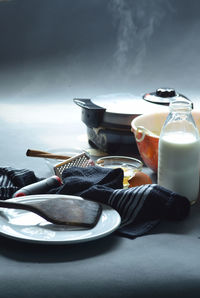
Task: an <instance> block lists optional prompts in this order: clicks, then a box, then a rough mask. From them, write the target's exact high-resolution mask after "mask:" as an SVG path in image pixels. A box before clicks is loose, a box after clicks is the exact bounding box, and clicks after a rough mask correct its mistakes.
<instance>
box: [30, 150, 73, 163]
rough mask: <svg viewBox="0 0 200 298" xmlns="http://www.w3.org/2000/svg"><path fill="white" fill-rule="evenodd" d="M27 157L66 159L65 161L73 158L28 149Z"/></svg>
mask: <svg viewBox="0 0 200 298" xmlns="http://www.w3.org/2000/svg"><path fill="white" fill-rule="evenodd" d="M26 156H31V157H43V158H52V159H64V160H65V159H69V158H71V156H67V155H60V154H54V153H49V152H45V151H40V150H33V149H28V150H27V151H26Z"/></svg>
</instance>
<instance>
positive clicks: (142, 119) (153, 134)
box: [131, 110, 200, 173]
mask: <svg viewBox="0 0 200 298" xmlns="http://www.w3.org/2000/svg"><path fill="white" fill-rule="evenodd" d="M167 115H168V112H167V111H166V112H160V113H158V112H156V113H149V114H143V115H141V116H138V117H136V118H134V119H133V121H132V122H131V131H132V132H133V133H134V136H135V139H136V143H137V147H138V150H139V153H140V156H141V158H142V160H143V161H144V163H145V164H146V166H147V167H149V168H150V169H152V170H153V171H154V172H155V173H156V172H157V169H158V143H159V137H160V132H161V129H162V127H163V124H164V122H165V120H166V118H167ZM192 115H193V118H194V120H195V122H196V125H197V128H198V130H199V131H200V111H197V110H196V111H195V110H193V111H192Z"/></svg>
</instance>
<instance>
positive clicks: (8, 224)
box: [0, 195, 121, 244]
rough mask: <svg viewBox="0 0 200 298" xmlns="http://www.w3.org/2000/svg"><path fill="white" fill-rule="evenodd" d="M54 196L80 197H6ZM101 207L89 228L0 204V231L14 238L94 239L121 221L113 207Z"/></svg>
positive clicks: (45, 241) (44, 241) (49, 241)
mask: <svg viewBox="0 0 200 298" xmlns="http://www.w3.org/2000/svg"><path fill="white" fill-rule="evenodd" d="M58 196H59V197H63V198H66V199H67V198H76V199H81V198H80V197H75V196H66V195H34V196H26V197H21V198H13V199H9V200H8V201H10V202H23V203H26V202H30V201H33V200H36V201H43V200H50V199H53V198H56V197H58ZM102 207H103V208H102V214H101V216H100V219H99V221H98V223H97V224H96V226H95V227H94V228H92V229H86V228H80V229H77V228H75V227H69V226H64V225H55V224H51V223H49V222H48V221H46V220H45V219H43V218H41V217H40V216H38V215H36V214H34V213H32V212H29V211H24V210H17V209H6V208H0V234H1V235H3V236H6V237H9V238H14V239H16V240H21V241H26V242H34V243H42V244H71V243H79V242H86V241H91V240H95V239H98V238H101V237H105V236H107V235H109V234H111V233H112V232H113V231H115V230H116V229H117V228H118V227H119V225H120V223H121V218H120V215H119V214H118V212H117V211H115V210H114V209H112V208H111V207H109V206H106V205H102Z"/></svg>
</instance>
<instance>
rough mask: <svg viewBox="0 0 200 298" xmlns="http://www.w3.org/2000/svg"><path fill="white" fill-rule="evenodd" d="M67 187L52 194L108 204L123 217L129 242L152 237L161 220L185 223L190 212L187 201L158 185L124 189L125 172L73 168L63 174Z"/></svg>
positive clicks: (97, 168)
mask: <svg viewBox="0 0 200 298" xmlns="http://www.w3.org/2000/svg"><path fill="white" fill-rule="evenodd" d="M62 179H63V185H62V186H60V187H58V188H56V189H52V190H51V191H50V192H49V193H58V194H71V195H77V196H81V197H83V198H85V199H89V200H94V201H96V202H99V203H104V204H107V205H109V206H111V207H112V208H114V209H115V210H117V211H118V212H119V214H120V216H121V220H122V222H121V226H120V228H119V229H118V231H117V233H118V234H121V235H122V236H126V237H129V238H135V237H137V236H141V235H144V234H146V233H148V232H149V231H150V230H151V229H152V228H153V227H155V226H156V225H157V224H158V223H159V222H160V221H161V220H163V219H165V220H182V219H184V218H185V217H186V216H187V215H188V214H189V211H190V203H189V201H188V199H187V198H185V197H183V196H180V195H178V194H176V193H174V192H171V191H169V190H167V189H165V188H163V187H160V186H158V185H157V184H151V185H143V186H138V187H134V188H129V189H123V170H122V169H120V168H118V169H108V168H101V167H98V166H93V167H88V168H78V167H73V168H70V169H67V170H65V171H64V172H63V176H62Z"/></svg>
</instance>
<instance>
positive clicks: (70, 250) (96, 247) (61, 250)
mask: <svg viewBox="0 0 200 298" xmlns="http://www.w3.org/2000/svg"><path fill="white" fill-rule="evenodd" d="M121 241H122V238H120V237H117V236H113V235H111V236H107V237H104V238H101V239H98V240H95V241H90V242H85V243H77V244H67V245H42V244H35V243H24V242H19V241H16V240H13V239H8V238H4V237H0V254H1V255H4V256H6V257H8V258H10V259H14V260H17V261H20V262H33V263H35V262H42V263H49V262H51V263H52V262H55V263H59V262H71V261H75V260H82V259H87V258H92V257H95V256H97V255H101V254H105V253H109V252H110V251H111V250H114V249H115V248H116V247H117V246H119V245H120V243H121Z"/></svg>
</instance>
